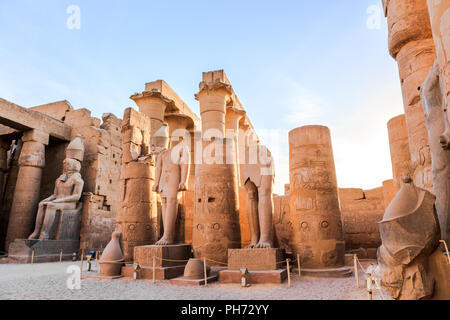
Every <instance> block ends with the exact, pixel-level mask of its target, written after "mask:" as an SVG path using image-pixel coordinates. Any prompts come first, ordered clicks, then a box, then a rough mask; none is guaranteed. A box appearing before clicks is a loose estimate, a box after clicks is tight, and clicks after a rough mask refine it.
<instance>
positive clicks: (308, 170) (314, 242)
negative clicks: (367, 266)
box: [289, 126, 345, 269]
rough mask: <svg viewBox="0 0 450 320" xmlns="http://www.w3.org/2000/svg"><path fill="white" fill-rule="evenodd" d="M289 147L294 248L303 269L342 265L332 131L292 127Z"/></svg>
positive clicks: (342, 256)
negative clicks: (293, 128)
mask: <svg viewBox="0 0 450 320" xmlns="http://www.w3.org/2000/svg"><path fill="white" fill-rule="evenodd" d="M289 149H290V154H289V162H290V167H289V170H290V181H291V187H290V207H291V214H290V218H291V222H292V227H293V239H292V246H291V247H292V249H293V251H294V253H295V254H300V259H301V265H302V267H303V268H308V269H327V268H336V267H342V266H344V249H345V245H344V234H343V231H342V222H341V213H340V209H339V200H338V189H337V181H336V171H335V166H334V158H333V150H332V146H331V135H330V130H329V129H328V128H327V127H323V126H305V127H301V128H297V129H295V130H292V131H291V132H290V133H289Z"/></svg>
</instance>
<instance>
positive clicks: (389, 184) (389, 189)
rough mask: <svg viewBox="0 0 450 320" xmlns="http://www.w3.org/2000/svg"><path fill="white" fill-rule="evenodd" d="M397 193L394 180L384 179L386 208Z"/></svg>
mask: <svg viewBox="0 0 450 320" xmlns="http://www.w3.org/2000/svg"><path fill="white" fill-rule="evenodd" d="M395 194H396V192H395V187H394V180H386V181H383V198H384V207H385V208H387V207H389V205H390V204H391V201H392V199H394V197H395Z"/></svg>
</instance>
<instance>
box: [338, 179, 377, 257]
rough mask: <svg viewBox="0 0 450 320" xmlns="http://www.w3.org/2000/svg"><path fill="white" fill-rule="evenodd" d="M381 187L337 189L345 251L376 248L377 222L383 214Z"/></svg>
mask: <svg viewBox="0 0 450 320" xmlns="http://www.w3.org/2000/svg"><path fill="white" fill-rule="evenodd" d="M382 192H383V189H382V188H377V189H373V190H362V189H339V200H340V206H341V215H342V222H343V230H344V238H345V248H346V251H351V250H355V249H360V248H363V249H368V248H377V247H379V246H380V244H381V239H380V232H379V230H378V222H379V221H380V220H381V219H382V218H383V215H384V209H385V207H384V197H383V194H382Z"/></svg>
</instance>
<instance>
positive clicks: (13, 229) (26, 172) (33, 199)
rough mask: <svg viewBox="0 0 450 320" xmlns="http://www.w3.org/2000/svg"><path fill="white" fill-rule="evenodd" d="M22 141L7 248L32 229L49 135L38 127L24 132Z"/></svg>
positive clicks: (25, 237)
mask: <svg viewBox="0 0 450 320" xmlns="http://www.w3.org/2000/svg"><path fill="white" fill-rule="evenodd" d="M22 141H23V147H22V152H21V154H20V158H19V172H18V176H17V184H16V188H15V192H14V199H13V203H12V206H11V213H10V217H9V223H8V232H7V235H6V245H5V249H6V250H8V249H9V244H10V243H11V242H13V241H14V240H15V239H27V238H28V236H29V235H30V234H31V232H32V231H33V228H34V223H35V219H36V212H37V206H38V202H39V193H40V189H41V178H42V169H43V168H44V167H45V146H46V145H48V143H49V135H48V134H47V133H44V132H41V131H39V130H31V131H27V132H25V133H24V135H23V137H22Z"/></svg>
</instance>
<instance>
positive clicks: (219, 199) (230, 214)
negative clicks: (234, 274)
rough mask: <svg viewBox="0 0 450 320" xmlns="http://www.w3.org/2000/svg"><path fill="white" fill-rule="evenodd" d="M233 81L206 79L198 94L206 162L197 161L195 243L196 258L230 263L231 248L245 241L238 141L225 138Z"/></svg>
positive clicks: (203, 158) (217, 262)
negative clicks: (228, 103)
mask: <svg viewBox="0 0 450 320" xmlns="http://www.w3.org/2000/svg"><path fill="white" fill-rule="evenodd" d="M231 94H232V89H231V85H229V84H227V83H224V82H220V81H212V82H202V83H200V91H199V93H198V94H197V95H196V98H197V100H198V101H199V102H200V113H201V116H202V138H203V140H204V141H203V150H197V152H199V151H201V152H202V157H201V160H202V163H201V164H197V165H196V174H195V176H196V183H195V215H194V221H193V224H194V229H193V234H192V245H193V248H194V256H195V257H196V258H207V259H209V260H210V261H208V263H210V264H212V265H220V263H227V260H228V249H230V248H239V247H240V245H241V239H240V228H239V213H238V188H237V178H236V163H235V159H236V158H235V154H236V151H235V145H234V143H233V141H232V140H230V139H224V136H225V114H226V106H227V102H228V101H230V97H231Z"/></svg>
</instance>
